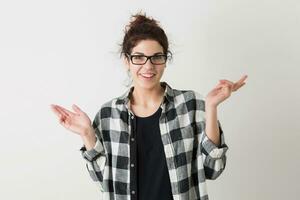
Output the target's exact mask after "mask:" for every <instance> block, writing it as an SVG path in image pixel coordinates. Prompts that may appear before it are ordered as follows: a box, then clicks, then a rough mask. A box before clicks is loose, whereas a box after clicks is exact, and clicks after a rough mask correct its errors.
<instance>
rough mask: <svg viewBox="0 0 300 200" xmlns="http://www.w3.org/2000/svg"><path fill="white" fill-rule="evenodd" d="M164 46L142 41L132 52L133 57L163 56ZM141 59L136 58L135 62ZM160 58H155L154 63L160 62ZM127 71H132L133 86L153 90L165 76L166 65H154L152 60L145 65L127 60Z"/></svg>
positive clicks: (150, 41) (152, 41) (153, 41)
mask: <svg viewBox="0 0 300 200" xmlns="http://www.w3.org/2000/svg"><path fill="white" fill-rule="evenodd" d="M163 53H164V52H163V48H162V46H161V45H160V44H159V43H158V42H157V41H155V40H141V41H140V42H139V43H138V44H137V45H136V46H135V47H134V48H133V49H132V52H131V55H145V56H153V55H161V54H163ZM140 59H141V60H142V59H143V58H141V57H135V58H134V62H140ZM159 59H160V57H159V56H158V57H156V58H154V59H153V60H154V62H155V60H156V61H159ZM125 65H126V68H127V70H129V71H130V74H131V77H132V79H133V84H134V86H135V87H136V86H137V87H139V88H143V89H152V88H154V87H157V86H158V85H160V79H161V77H162V75H163V72H164V69H165V67H166V64H160V65H156V64H152V63H151V62H150V59H148V60H147V62H146V63H145V64H143V65H136V64H133V63H132V62H131V61H130V60H127V59H125Z"/></svg>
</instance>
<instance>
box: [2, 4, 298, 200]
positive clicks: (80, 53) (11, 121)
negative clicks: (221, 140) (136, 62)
mask: <svg viewBox="0 0 300 200" xmlns="http://www.w3.org/2000/svg"><path fill="white" fill-rule="evenodd" d="M139 10H142V11H145V12H146V14H147V15H149V16H152V17H154V18H155V19H157V20H159V21H160V23H161V25H162V27H163V28H164V29H165V31H166V33H167V35H168V36H169V39H170V42H171V50H172V51H173V53H174V60H173V62H171V63H169V64H168V65H167V69H166V70H165V74H164V76H163V78H162V80H164V81H167V82H168V83H169V84H170V85H171V86H172V87H173V88H177V89H193V90H196V91H198V92H200V93H202V94H203V95H206V94H207V92H208V91H210V89H212V88H213V87H214V86H215V85H216V84H217V83H218V80H219V79H228V80H231V81H237V80H238V79H239V78H240V77H241V76H242V75H243V74H247V75H248V76H249V77H248V79H247V80H246V85H245V86H243V87H242V88H241V89H240V90H239V91H237V92H235V93H233V94H232V95H231V97H230V98H229V99H227V100H226V101H225V102H223V103H222V104H220V106H219V107H218V118H219V120H220V121H221V123H222V126H223V129H224V134H225V139H226V142H227V144H228V146H229V150H228V152H227V155H228V160H227V166H226V170H225V171H224V172H223V174H222V175H221V176H220V177H219V178H218V179H217V180H215V181H208V192H209V195H210V198H211V199H213V200H233V199H237V200H252V199H259V200H260V199H261V200H266V199H270V200H271V199H272V200H281V199H297V197H298V196H299V194H300V192H299V189H300V187H299V183H298V182H299V181H298V179H299V178H300V176H299V175H300V172H299V167H300V165H299V164H300V153H299V151H300V147H299V141H300V140H299V139H300V137H299V133H300V122H299V120H300V114H299V113H300V112H299V111H300V106H299V105H300V93H299V86H300V81H299V78H298V79H297V77H299V74H300V70H299V63H300V62H299V61H300V59H299V58H300V56H299V47H300V3H299V1H297V0H294V1H293V0H281V1H279V0H227V1H216V0H201V1H199V0H197V1H196V0H195V1H176V2H175V1H161V0H160V1H158V0H152V1H129V0H126V1H125V0H120V1H78V0H72V1H71V0H59V1H58V0H52V1H38V0H35V1H34V0H27V1H21V0H19V1H13V0H12V1H4V0H3V1H1V2H0V70H1V71H0V92H1V98H0V121H1V124H0V126H1V131H0V136H1V139H0V152H1V158H0V169H1V170H0V199H5V200H9V199H23V200H40V199H43V200H53V199H55V200H65V199H72V200H82V199H89V200H92V199H100V191H99V190H98V188H96V186H95V185H94V183H93V182H92V180H91V179H90V177H89V175H88V173H87V171H86V168H85V165H84V161H83V159H82V157H81V154H80V151H79V149H80V147H81V145H82V142H81V140H80V138H79V136H77V135H75V134H74V133H72V132H69V131H67V130H66V129H64V128H63V127H62V126H61V125H60V124H59V123H58V120H57V117H56V116H55V115H54V114H53V113H52V112H51V110H50V107H49V105H50V104H51V103H54V104H59V105H62V106H64V107H66V108H68V109H71V105H72V104H73V103H76V104H77V105H78V106H79V107H81V108H82V109H83V110H84V111H85V112H86V113H87V114H88V115H89V116H90V118H94V116H95V114H96V112H97V111H98V109H99V108H100V106H101V105H102V103H104V102H106V101H108V100H110V99H111V98H114V97H116V96H119V95H121V94H122V93H123V92H124V91H125V90H126V89H127V88H126V87H125V86H124V85H123V83H124V80H126V73H125V69H124V67H123V65H122V62H121V60H120V58H119V55H118V51H119V45H118V44H120V43H121V42H122V39H123V38H122V37H123V30H124V26H125V25H126V24H127V22H128V21H129V17H130V15H131V14H134V13H136V12H137V11H139Z"/></svg>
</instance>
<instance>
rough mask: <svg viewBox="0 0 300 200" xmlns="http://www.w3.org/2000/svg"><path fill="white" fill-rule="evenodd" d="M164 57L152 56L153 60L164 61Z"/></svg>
mask: <svg viewBox="0 0 300 200" xmlns="http://www.w3.org/2000/svg"><path fill="white" fill-rule="evenodd" d="M165 58H166V57H165V55H156V56H153V60H164V59H165Z"/></svg>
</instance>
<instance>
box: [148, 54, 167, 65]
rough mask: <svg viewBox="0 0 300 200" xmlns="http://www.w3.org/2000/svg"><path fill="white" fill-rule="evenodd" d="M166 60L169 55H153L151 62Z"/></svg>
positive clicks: (157, 62) (157, 63) (156, 62)
mask: <svg viewBox="0 0 300 200" xmlns="http://www.w3.org/2000/svg"><path fill="white" fill-rule="evenodd" d="M166 61H167V57H166V56H165V55H156V56H153V57H151V62H152V63H153V64H156V65H159V64H164V63H165V62H166Z"/></svg>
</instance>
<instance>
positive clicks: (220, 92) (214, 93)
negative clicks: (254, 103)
mask: <svg viewBox="0 0 300 200" xmlns="http://www.w3.org/2000/svg"><path fill="white" fill-rule="evenodd" d="M247 77H248V76H247V75H244V76H243V77H242V78H241V79H240V80H239V81H237V82H236V83H233V82H231V81H229V80H225V79H222V80H220V82H219V84H218V85H217V86H216V87H215V88H214V89H212V90H211V91H210V92H209V93H208V94H207V96H206V99H205V104H206V105H209V106H213V107H217V106H218V105H219V104H220V103H221V102H223V101H224V100H225V99H227V98H228V97H230V95H231V92H235V91H237V90H238V89H239V88H241V87H242V86H243V85H245V84H246V83H245V82H244V81H245V79H246V78H247Z"/></svg>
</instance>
